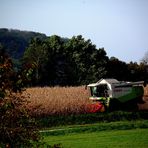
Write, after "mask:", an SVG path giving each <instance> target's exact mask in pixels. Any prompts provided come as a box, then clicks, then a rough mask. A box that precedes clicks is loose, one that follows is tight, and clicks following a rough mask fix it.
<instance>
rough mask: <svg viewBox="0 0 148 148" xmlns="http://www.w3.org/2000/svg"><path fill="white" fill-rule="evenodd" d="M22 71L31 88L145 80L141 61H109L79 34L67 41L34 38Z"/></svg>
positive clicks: (27, 49)
mask: <svg viewBox="0 0 148 148" xmlns="http://www.w3.org/2000/svg"><path fill="white" fill-rule="evenodd" d="M22 63H23V64H22V65H23V66H22V71H23V72H25V73H26V75H27V76H28V77H29V79H30V84H31V85H48V86H55V85H60V86H69V85H70V86H76V85H86V84H89V83H92V82H97V81H98V80H99V79H101V78H116V79H118V80H121V81H140V80H147V74H148V67H147V64H146V63H145V62H144V61H142V62H141V63H140V64H138V63H136V62H130V63H126V62H123V61H120V60H119V59H117V58H116V57H111V58H109V57H108V56H107V53H106V51H105V49H104V48H99V49H97V48H96V46H95V45H94V44H93V43H92V42H91V40H89V39H88V40H85V39H84V38H83V37H82V36H81V35H78V36H73V37H72V38H71V39H68V38H61V37H60V36H57V35H53V36H50V37H48V38H46V39H39V38H34V39H32V40H31V42H30V44H29V46H28V48H26V50H25V52H24V56H23V62H22Z"/></svg>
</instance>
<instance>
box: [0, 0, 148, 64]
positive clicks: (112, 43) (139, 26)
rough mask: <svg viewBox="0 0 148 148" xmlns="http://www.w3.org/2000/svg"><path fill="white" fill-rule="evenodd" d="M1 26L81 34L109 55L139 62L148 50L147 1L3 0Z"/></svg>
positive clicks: (66, 35) (73, 34) (62, 34)
mask: <svg viewBox="0 0 148 148" xmlns="http://www.w3.org/2000/svg"><path fill="white" fill-rule="evenodd" d="M0 28H11V29H20V30H27V31H36V32H41V33H45V34H46V35H47V36H51V35H55V34H56V35H59V36H61V37H68V38H71V37H72V36H77V35H82V36H83V37H84V38H85V39H86V40H87V39H90V40H91V41H92V43H93V44H95V45H96V46H97V48H101V47H104V48H105V50H106V52H107V55H108V56H109V57H111V56H115V57H117V58H119V59H120V60H122V61H125V62H129V61H133V62H135V61H136V62H139V61H140V60H141V58H142V57H143V56H144V54H145V52H146V51H148V0H0ZM98 60H99V59H98Z"/></svg>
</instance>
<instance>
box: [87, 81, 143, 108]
mask: <svg viewBox="0 0 148 148" xmlns="http://www.w3.org/2000/svg"><path fill="white" fill-rule="evenodd" d="M143 84H144V81H139V82H123V81H118V80H116V79H101V80H99V81H98V82H97V83H93V84H89V85H88V87H89V90H90V98H89V99H90V100H92V101H93V102H95V103H97V102H98V103H99V104H101V105H102V106H103V108H104V109H105V110H108V109H109V110H116V109H122V110H123V109H132V108H135V107H137V103H143V94H144V87H143Z"/></svg>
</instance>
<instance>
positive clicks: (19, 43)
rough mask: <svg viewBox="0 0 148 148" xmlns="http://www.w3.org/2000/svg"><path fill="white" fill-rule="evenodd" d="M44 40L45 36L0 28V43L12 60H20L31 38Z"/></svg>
mask: <svg viewBox="0 0 148 148" xmlns="http://www.w3.org/2000/svg"><path fill="white" fill-rule="evenodd" d="M34 37H38V38H46V35H45V34H41V33H38V32H32V31H20V30H14V29H6V28H0V43H1V44H2V45H3V46H4V47H5V48H6V51H7V53H8V54H9V55H10V57H11V58H13V59H20V58H21V57H22V55H23V53H24V50H25V48H26V47H27V46H28V45H29V42H30V40H31V39H32V38H34Z"/></svg>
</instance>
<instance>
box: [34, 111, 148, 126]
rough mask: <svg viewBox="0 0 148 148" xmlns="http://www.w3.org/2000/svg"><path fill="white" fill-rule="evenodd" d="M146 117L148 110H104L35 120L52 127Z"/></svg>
mask: <svg viewBox="0 0 148 148" xmlns="http://www.w3.org/2000/svg"><path fill="white" fill-rule="evenodd" d="M141 119H148V112H147V111H143V112H123V111H115V112H110V113H109V112H108V113H107V112H106V113H92V114H80V115H69V116H61V115H60V116H50V117H39V118H36V120H37V121H38V122H39V125H40V127H52V126H62V125H74V124H82V125H83V124H93V123H96V122H114V121H124V120H127V121H132V120H141Z"/></svg>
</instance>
